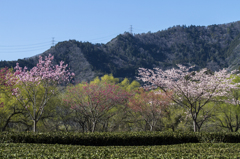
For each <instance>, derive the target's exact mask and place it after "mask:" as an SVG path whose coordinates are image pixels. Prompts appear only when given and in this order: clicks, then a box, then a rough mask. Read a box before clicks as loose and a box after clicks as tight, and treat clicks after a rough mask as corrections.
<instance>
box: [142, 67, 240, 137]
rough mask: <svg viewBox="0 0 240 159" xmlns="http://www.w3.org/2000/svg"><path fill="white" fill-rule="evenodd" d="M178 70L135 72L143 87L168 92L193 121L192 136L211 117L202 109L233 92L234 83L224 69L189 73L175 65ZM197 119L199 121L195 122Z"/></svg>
mask: <svg viewBox="0 0 240 159" xmlns="http://www.w3.org/2000/svg"><path fill="white" fill-rule="evenodd" d="M177 66H178V67H179V69H175V68H173V69H170V70H165V71H163V70H162V69H159V68H154V70H151V69H145V68H139V70H138V71H139V76H140V77H138V79H140V80H142V81H143V82H145V84H146V85H145V87H149V86H150V87H159V88H160V89H161V90H163V91H164V92H165V93H166V94H168V93H167V92H168V91H169V90H171V91H173V93H174V95H172V96H171V97H170V98H171V99H172V100H173V101H174V102H175V103H177V104H178V105H179V106H182V107H183V108H185V110H186V112H187V113H189V115H190V116H191V118H192V120H193V129H194V132H196V131H200V128H201V126H202V124H203V123H204V122H205V121H206V120H207V119H208V118H210V117H211V110H204V107H205V106H206V105H207V104H208V103H209V102H212V101H214V100H215V99H216V97H219V96H226V95H227V94H228V93H229V91H230V90H231V89H237V88H238V87H237V85H238V84H237V83H235V84H233V83H232V78H230V75H231V74H233V73H234V71H232V72H231V73H228V72H227V70H226V69H223V70H220V71H218V72H214V73H210V72H209V71H208V70H207V69H206V68H204V69H202V70H200V71H192V72H190V71H189V70H190V69H191V68H193V67H194V66H191V67H189V68H187V67H185V66H183V65H177ZM200 116H201V120H199V118H200Z"/></svg>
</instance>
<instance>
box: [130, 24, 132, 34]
mask: <svg viewBox="0 0 240 159" xmlns="http://www.w3.org/2000/svg"><path fill="white" fill-rule="evenodd" d="M130 34H132V25H130Z"/></svg>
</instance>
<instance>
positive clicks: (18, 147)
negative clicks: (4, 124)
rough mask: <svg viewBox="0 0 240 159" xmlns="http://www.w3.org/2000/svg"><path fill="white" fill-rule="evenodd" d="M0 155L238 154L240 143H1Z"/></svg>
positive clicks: (219, 155) (228, 156) (181, 155)
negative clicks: (132, 144) (121, 144)
mask: <svg viewBox="0 0 240 159" xmlns="http://www.w3.org/2000/svg"><path fill="white" fill-rule="evenodd" d="M0 150H1V151H0V158H19V159H21V158H24V159H26V158H68V159H69V158H83V159H84V158H95V159H101V158H141V159H143V158H152V159H153V158H176V159H177V158H237V157H240V155H239V152H240V144H239V143H188V144H177V145H158V146H79V145H59V144H54V145H53V144H28V143H1V144H0Z"/></svg>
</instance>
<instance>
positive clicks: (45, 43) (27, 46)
mask: <svg viewBox="0 0 240 159" xmlns="http://www.w3.org/2000/svg"><path fill="white" fill-rule="evenodd" d="M41 44H49V41H48V42H42V43H35V44H27V45H0V47H22V46H27V47H28V46H33V45H41Z"/></svg>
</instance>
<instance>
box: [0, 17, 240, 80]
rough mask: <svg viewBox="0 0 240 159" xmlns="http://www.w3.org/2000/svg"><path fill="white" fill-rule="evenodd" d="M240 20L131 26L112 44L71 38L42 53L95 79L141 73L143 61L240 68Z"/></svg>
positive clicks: (27, 62) (166, 65) (3, 63)
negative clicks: (145, 28) (138, 30)
mask: <svg viewBox="0 0 240 159" xmlns="http://www.w3.org/2000/svg"><path fill="white" fill-rule="evenodd" d="M239 38H240V21H238V22H233V23H228V24H221V25H210V26H193V25H191V26H173V27H170V28H168V29H166V30H162V31H158V32H156V33H151V32H148V33H142V34H134V35H132V34H130V33H127V32H125V33H124V34H120V35H118V36H117V37H115V38H114V39H112V40H111V41H110V42H108V43H107V44H92V43H89V42H78V41H76V40H69V41H64V42H60V43H58V44H57V45H55V46H54V47H51V48H50V49H49V50H47V51H45V52H44V53H43V54H42V55H43V56H46V55H48V54H50V53H51V54H52V55H54V60H55V63H59V62H60V61H61V60H63V61H64V62H65V63H66V64H69V65H70V68H71V70H72V71H73V72H75V73H76V78H75V80H76V81H78V82H81V81H90V80H92V79H93V78H94V77H96V76H101V75H104V74H110V73H112V74H113V75H114V77H118V78H120V79H123V78H124V77H127V78H129V79H135V77H136V75H137V70H138V68H139V67H145V68H154V67H160V68H162V69H168V68H171V67H174V66H175V64H179V63H181V64H186V65H189V64H190V65H194V64H195V65H197V68H203V67H207V68H208V69H210V70H213V71H216V70H218V69H220V68H223V67H230V68H238V59H239V57H240V48H239V47H240V40H239ZM37 59H38V56H35V57H31V58H29V59H19V60H18V61H1V62H0V67H5V66H7V67H14V66H15V65H16V62H19V63H20V66H22V67H23V66H27V67H28V68H29V69H30V68H31V67H33V66H34V65H35V64H36V63H37V62H38V60H37Z"/></svg>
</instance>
